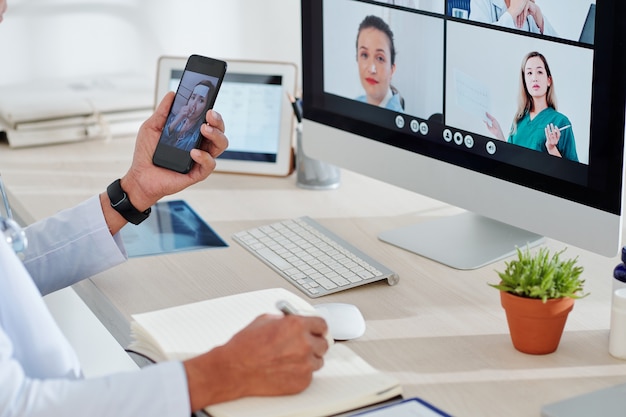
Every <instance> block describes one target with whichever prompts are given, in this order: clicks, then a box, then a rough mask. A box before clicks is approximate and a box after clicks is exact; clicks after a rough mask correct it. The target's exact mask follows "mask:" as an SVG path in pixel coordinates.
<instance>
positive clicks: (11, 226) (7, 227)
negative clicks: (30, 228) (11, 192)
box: [0, 176, 28, 254]
mask: <svg viewBox="0 0 626 417" xmlns="http://www.w3.org/2000/svg"><path fill="white" fill-rule="evenodd" d="M0 194H1V195H2V201H3V203H4V209H5V211H6V216H2V215H0V231H2V234H3V235H4V238H5V239H6V242H7V243H8V244H9V246H10V247H12V248H13V250H14V251H15V253H17V254H19V253H21V252H24V251H25V250H26V247H27V246H28V239H27V238H26V232H24V229H22V227H21V226H20V225H19V224H18V223H17V222H16V221H15V220H14V219H13V212H12V211H11V205H10V204H9V198H8V197H7V193H6V191H5V190H4V183H3V182H2V177H1V176H0Z"/></svg>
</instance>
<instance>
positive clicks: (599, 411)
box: [541, 384, 626, 417]
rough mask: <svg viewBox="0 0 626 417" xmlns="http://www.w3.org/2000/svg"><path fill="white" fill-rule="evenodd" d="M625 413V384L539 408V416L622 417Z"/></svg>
mask: <svg viewBox="0 0 626 417" xmlns="http://www.w3.org/2000/svg"><path fill="white" fill-rule="evenodd" d="M625 415H626V384H620V385H615V386H612V387H608V388H604V389H600V390H597V391H592V392H590V393H587V394H582V395H578V396H576V397H572V398H568V399H566V400H563V401H559V402H555V403H552V404H548V405H545V406H544V407H543V408H542V409H541V417H589V416H602V417H624V416H625Z"/></svg>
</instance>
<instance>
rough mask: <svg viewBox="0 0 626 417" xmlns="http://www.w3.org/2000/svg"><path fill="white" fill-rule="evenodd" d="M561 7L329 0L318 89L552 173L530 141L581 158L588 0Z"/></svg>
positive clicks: (374, 114) (500, 1)
mask: <svg viewBox="0 0 626 417" xmlns="http://www.w3.org/2000/svg"><path fill="white" fill-rule="evenodd" d="M389 4H393V5H395V6H399V7H389V6H387V5H389ZM562 8H563V2H562V1H560V0H534V1H531V0H471V1H469V0H440V1H437V0H404V1H392V0H390V1H377V2H376V4H375V3H371V2H368V3H365V2H361V1H355V0H325V1H324V3H323V19H324V25H323V28H324V32H323V37H324V48H323V53H324V56H323V60H324V77H323V80H324V92H325V93H326V94H330V95H332V96H337V97H340V98H342V99H347V100H350V101H352V102H354V103H356V102H361V103H366V104H369V105H371V106H372V107H370V109H371V110H369V111H365V112H364V111H361V110H362V107H360V106H362V105H360V104H359V105H358V106H357V105H356V104H354V105H347V106H342V110H341V111H343V112H344V114H346V115H349V116H350V117H356V118H357V119H359V118H360V119H362V120H364V121H372V120H376V121H379V120H381V118H387V119H388V120H389V121H390V122H389V124H391V125H392V126H394V127H395V128H396V129H397V130H399V131H402V132H405V133H407V132H408V133H410V134H412V135H414V137H415V140H416V141H417V140H434V141H438V142H441V143H443V142H447V143H450V144H453V145H455V146H457V147H460V148H461V149H464V150H466V151H468V152H474V153H479V154H484V155H486V156H489V157H492V158H495V159H498V158H500V159H503V160H504V159H505V158H506V162H508V163H511V164H516V165H519V166H522V167H525V168H531V169H533V170H536V171H538V172H544V173H549V174H552V173H554V172H558V171H559V170H558V169H557V168H555V167H545V166H543V165H545V164H544V162H545V161H546V160H545V159H541V158H539V157H538V156H537V154H536V153H532V152H531V153H528V152H527V151H526V149H527V150H532V151H535V152H539V153H542V154H545V155H549V156H554V157H558V158H561V159H562V160H563V161H565V160H567V161H571V162H575V163H578V164H580V165H581V166H582V165H588V164H589V149H590V123H591V120H590V119H591V116H590V114H591V95H592V72H593V56H594V54H593V32H594V30H593V25H594V16H595V1H590V0H571V1H568V2H567V13H563V10H562ZM514 10H517V11H518V12H515V11H514ZM352 107H354V109H352ZM376 108H379V110H375V109H376ZM389 124H387V126H388V125H389ZM457 137H458V138H459V140H457ZM513 145H515V146H513ZM520 148H525V149H524V150H521V149H520ZM515 149H517V150H518V151H517V155H515V154H514V153H513V151H514V150H515ZM533 154H534V155H536V156H535V158H533V157H532V155H533ZM532 159H536V161H534V162H533V161H532ZM537 161H540V162H537ZM574 165H577V164H574ZM570 168H571V167H570ZM571 169H574V170H575V169H576V168H575V167H574V168H571ZM562 171H563V172H565V171H566V170H562ZM559 175H560V174H559ZM563 175H564V176H565V178H566V177H567V175H566V174H563ZM576 178H580V176H577V177H576Z"/></svg>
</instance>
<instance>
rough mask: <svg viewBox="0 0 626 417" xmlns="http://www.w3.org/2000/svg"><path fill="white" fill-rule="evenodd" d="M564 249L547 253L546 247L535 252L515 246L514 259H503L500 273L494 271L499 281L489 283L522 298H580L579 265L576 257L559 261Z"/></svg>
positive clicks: (581, 283) (581, 282) (581, 289)
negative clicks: (502, 268) (515, 253)
mask: <svg viewBox="0 0 626 417" xmlns="http://www.w3.org/2000/svg"><path fill="white" fill-rule="evenodd" d="M563 252H565V249H563V250H561V251H559V252H556V253H554V254H553V255H550V251H549V250H548V249H547V248H546V247H542V248H540V249H539V250H538V251H537V253H536V254H535V255H533V254H532V253H531V252H530V248H528V247H526V249H524V250H523V251H522V250H521V249H519V248H517V258H516V259H513V260H512V261H509V262H505V264H504V265H505V269H504V271H503V272H499V271H496V272H497V273H498V276H499V277H500V283H499V284H489V285H490V286H492V287H494V288H496V289H498V290H500V291H506V292H508V293H511V294H515V295H518V296H520V297H526V298H540V299H541V300H543V302H544V303H545V302H546V301H548V300H549V299H553V298H561V297H570V298H575V299H577V298H582V297H586V296H587V295H588V293H587V294H583V293H582V291H583V285H584V283H585V280H584V279H581V274H582V272H583V270H584V268H583V267H582V266H577V265H576V263H577V262H578V257H576V258H572V259H567V260H562V259H561V255H562V254H563Z"/></svg>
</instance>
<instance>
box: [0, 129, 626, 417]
mask: <svg viewBox="0 0 626 417" xmlns="http://www.w3.org/2000/svg"><path fill="white" fill-rule="evenodd" d="M132 147H133V143H132V140H130V139H128V140H127V139H115V140H110V141H94V142H86V143H79V144H68V145H56V146H52V147H42V148H33V149H19V150H10V149H8V148H7V147H6V146H4V147H0V167H1V168H0V172H1V173H2V175H3V178H4V180H5V183H6V184H7V187H8V188H9V191H10V192H11V194H12V196H13V198H14V200H15V201H14V202H13V203H14V206H15V208H14V210H16V211H18V212H19V213H21V214H22V215H23V216H24V217H25V218H28V219H39V218H42V217H44V216H48V215H50V214H53V213H54V212H56V211H57V210H59V209H62V208H65V207H68V206H70V205H73V204H76V203H79V202H80V201H82V200H84V199H86V198H88V197H89V196H91V195H93V194H95V193H98V192H100V191H101V190H104V189H105V187H106V186H107V185H108V184H109V183H110V182H111V181H112V180H113V179H115V178H117V177H118V176H120V175H122V174H123V173H124V172H125V171H126V168H127V167H128V165H129V164H130V158H131V153H132ZM342 175H343V178H342V184H341V187H340V188H339V189H337V190H332V191H309V190H303V189H299V188H298V187H296V185H295V178H294V177H288V178H271V177H253V176H243V175H233V174H219V173H218V174H214V175H212V176H211V177H210V178H209V180H207V181H206V182H204V183H202V184H198V185H196V186H194V187H192V188H190V189H188V190H185V191H184V192H182V193H180V195H176V196H173V197H172V198H183V199H185V200H187V201H188V202H189V203H190V204H191V206H192V207H193V208H194V209H195V210H196V211H197V212H198V213H199V214H200V215H201V216H202V217H203V218H204V219H205V220H206V221H207V222H208V223H209V224H210V225H211V226H212V227H213V228H214V229H215V231H216V232H217V233H218V234H220V235H221V236H222V238H224V239H225V240H226V241H227V242H228V243H229V245H230V247H228V248H223V249H214V250H207V251H200V252H190V253H181V254H175V255H166V256H158V257H152V258H150V259H149V261H148V260H147V259H146V258H143V259H142V258H137V259H131V260H129V261H128V262H127V263H125V264H124V265H121V266H119V267H117V268H114V269H113V270H110V271H107V272H105V273H102V274H100V275H98V276H95V277H93V278H92V279H91V280H87V281H85V282H83V283H81V284H77V285H76V286H75V289H76V291H77V292H78V293H79V294H80V295H81V296H83V297H84V298H85V299H87V301H88V304H89V305H90V306H91V305H93V306H94V308H96V309H98V310H99V311H97V313H98V314H99V316H100V317H101V319H102V320H103V322H104V324H105V325H106V326H107V327H108V328H109V329H110V330H111V331H112V332H113V333H114V334H116V333H117V334H116V336H117V338H118V340H121V342H122V343H125V340H127V338H126V339H125V337H127V331H128V320H129V318H130V315H131V314H133V313H139V312H144V311H149V310H152V309H158V308H163V307H168V306H173V305H177V304H181V303H187V302H192V301H197V300H202V299H206V298H212V297H217V296H222V295H227V294H232V293H236V292H241V291H247V290H253V289H260V288H266V287H278V286H280V287H284V288H287V289H291V290H294V291H297V290H295V289H294V288H293V287H291V286H290V285H289V284H288V283H287V282H286V281H284V280H283V279H282V278H280V277H279V276H278V275H276V273H274V272H273V271H272V270H271V269H269V268H268V267H266V266H265V265H264V264H262V263H261V262H260V261H258V260H257V259H255V258H254V257H253V256H252V255H250V254H249V253H247V252H245V251H244V249H242V248H241V247H239V246H238V245H237V244H236V243H235V242H234V241H233V240H232V239H231V235H232V234H233V233H234V232H236V231H239V230H242V229H244V228H247V227H250V226H254V225H259V224H264V223H267V222H271V221H274V220H278V219H284V218H291V217H297V216H301V215H309V216H311V217H314V218H316V219H317V220H319V221H320V222H321V223H322V224H324V225H326V226H327V227H329V228H331V229H332V230H333V231H335V232H336V233H337V234H339V235H340V236H343V237H345V238H346V239H347V240H349V241H351V242H353V243H355V244H356V245H357V246H359V247H360V248H361V249H363V250H364V251H366V252H368V253H369V254H371V255H373V256H374V257H376V258H377V259H379V260H380V261H381V262H383V263H385V264H387V265H388V266H389V267H391V268H392V269H395V270H396V271H397V272H398V273H399V275H400V283H399V284H398V285H397V286H394V287H390V286H387V285H386V284H384V283H379V284H372V285H369V286H366V287H361V288H357V289H352V290H349V291H346V292H342V293H338V294H334V295H330V296H326V297H323V298H321V299H317V300H312V303H318V302H330V301H342V302H348V303H353V304H356V305H357V306H358V307H359V308H360V309H361V311H362V312H363V314H364V316H365V318H366V320H367V331H366V333H365V335H364V336H363V337H361V338H360V339H358V340H354V341H350V342H347V343H349V344H350V346H351V347H352V348H353V349H354V350H355V351H357V352H358V353H359V354H361V355H362V356H363V357H364V358H365V359H366V360H367V361H368V362H370V363H371V364H372V365H374V366H376V367H378V368H380V369H381V370H383V371H385V372H389V373H391V374H394V375H395V376H396V377H397V378H399V380H400V381H401V382H402V384H403V386H404V389H405V396H407V397H410V396H419V397H421V398H423V399H425V400H427V401H430V402H432V403H433V404H435V405H437V406H439V407H441V408H442V409H444V410H445V411H447V412H449V413H451V414H453V415H455V416H509V417H515V416H520V417H522V416H523V417H527V416H539V413H540V408H541V406H542V405H543V404H546V403H550V402H553V401H557V400H560V399H563V398H567V397H570V396H573V395H577V394H582V393H585V392H588V391H592V390H595V389H599V388H603V387H607V386H610V385H614V384H617V383H623V382H626V362H625V361H620V360H617V359H614V358H612V357H611V356H610V355H609V354H608V328H609V319H610V298H611V294H610V291H611V276H612V270H613V267H614V266H615V265H616V264H617V263H618V258H617V257H615V258H612V259H608V258H604V257H600V256H597V255H594V254H591V253H589V252H586V251H582V250H579V249H577V248H573V247H570V248H569V249H568V254H569V255H572V256H574V255H579V256H580V261H581V264H582V265H583V266H584V267H585V273H584V274H585V277H586V279H587V286H586V289H587V290H588V291H590V292H591V295H590V296H589V297H587V298H584V299H582V300H578V301H577V302H576V304H575V307H574V310H573V311H572V313H571V314H570V316H569V319H568V322H567V325H566V329H565V333H564V335H563V338H562V340H561V344H560V347H559V349H558V350H557V351H556V352H555V353H553V354H551V355H546V356H531V355H525V354H522V353H519V352H517V351H516V350H515V349H514V348H513V347H512V345H511V342H510V339H509V334H508V329H507V325H506V320H505V317H504V311H503V310H502V308H501V306H500V304H499V294H498V292H497V291H496V290H494V289H492V288H491V287H489V286H488V285H487V283H488V282H494V281H495V279H496V275H495V272H494V270H495V269H501V268H502V267H503V264H504V263H503V262H498V263H496V264H494V265H490V266H487V267H484V268H481V269H478V270H474V271H457V270H452V269H450V268H448V267H445V266H443V265H440V264H438V263H435V262H433V261H430V260H428V259H424V258H421V257H419V256H417V255H414V254H411V253H408V252H405V251H403V250H401V249H398V248H395V247H392V246H390V245H387V244H385V243H383V242H380V241H379V240H378V239H377V238H376V236H377V233H379V232H380V231H383V230H386V229H389V228H393V227H397V226H401V225H404V224H410V223H412V222H418V221H423V220H427V219H428V218H431V217H434V216H441V215H448V214H451V213H455V212H457V211H458V210H457V209H455V208H452V207H449V206H447V205H446V204H442V203H440V202H437V201H434V200H431V199H428V198H424V197H422V196H419V195H416V194H414V193H410V192H407V191H404V190H401V189H398V188H395V187H391V186H389V185H386V184H383V183H380V182H377V181H374V180H371V179H368V178H365V177H362V176H359V175H356V174H353V173H350V172H343V173H342ZM546 244H547V245H548V246H549V247H551V248H552V249H561V248H563V247H564V245H563V244H561V243H559V242H555V241H552V240H548V241H547V243H546Z"/></svg>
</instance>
